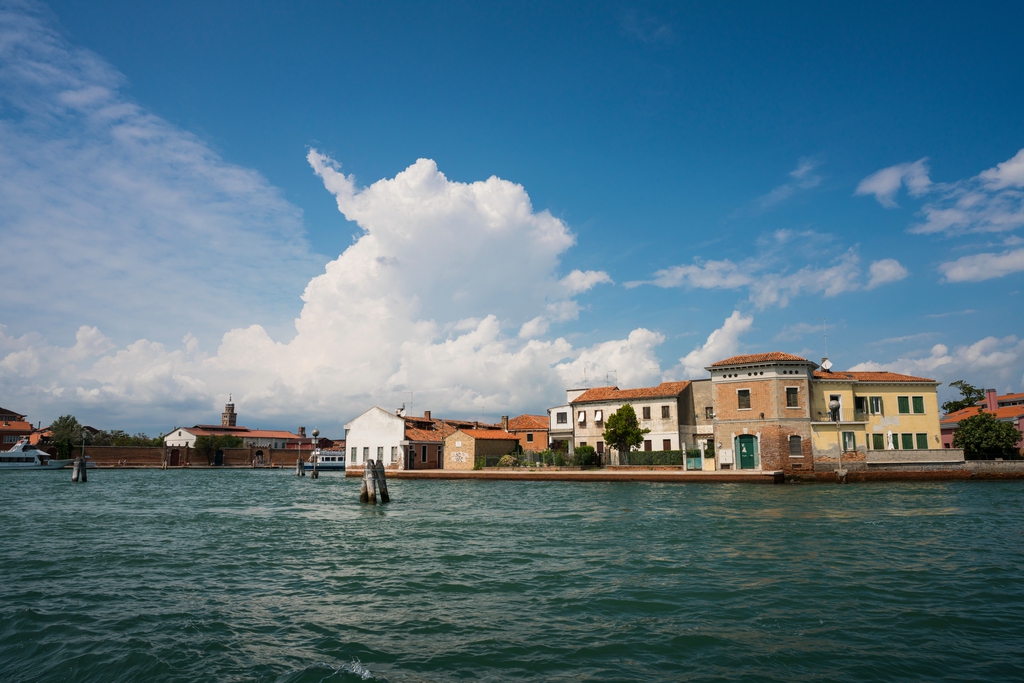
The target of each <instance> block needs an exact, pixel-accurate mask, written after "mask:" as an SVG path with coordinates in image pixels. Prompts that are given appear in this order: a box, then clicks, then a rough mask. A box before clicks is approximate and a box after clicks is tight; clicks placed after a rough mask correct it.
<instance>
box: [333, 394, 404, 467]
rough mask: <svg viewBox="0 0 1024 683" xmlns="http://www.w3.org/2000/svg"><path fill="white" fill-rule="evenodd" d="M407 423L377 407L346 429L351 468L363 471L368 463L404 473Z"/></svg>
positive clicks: (360, 416)
mask: <svg viewBox="0 0 1024 683" xmlns="http://www.w3.org/2000/svg"><path fill="white" fill-rule="evenodd" d="M405 440H406V438H405V420H404V419H403V418H402V417H399V416H398V415H395V414H394V413H392V412H388V411H387V410H384V409H383V408H380V407H378V406H374V407H373V408H370V409H369V410H367V411H366V412H365V413H363V414H362V415H359V416H358V417H355V418H352V420H350V421H349V422H348V423H347V424H346V425H345V448H346V450H347V451H348V465H350V466H353V465H354V466H357V467H362V466H363V465H364V464H365V463H366V461H367V460H383V461H384V464H385V465H397V466H398V467H399V468H400V469H404V467H403V460H404V458H403V457H402V456H403V454H404V452H405V451H404V445H405V443H404V442H405Z"/></svg>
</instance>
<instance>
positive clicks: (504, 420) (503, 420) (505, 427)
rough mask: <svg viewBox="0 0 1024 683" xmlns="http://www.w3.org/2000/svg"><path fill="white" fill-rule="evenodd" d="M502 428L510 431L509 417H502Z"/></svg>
mask: <svg viewBox="0 0 1024 683" xmlns="http://www.w3.org/2000/svg"><path fill="white" fill-rule="evenodd" d="M501 428H502V429H504V430H505V431H506V432H507V431H508V415H502V416H501Z"/></svg>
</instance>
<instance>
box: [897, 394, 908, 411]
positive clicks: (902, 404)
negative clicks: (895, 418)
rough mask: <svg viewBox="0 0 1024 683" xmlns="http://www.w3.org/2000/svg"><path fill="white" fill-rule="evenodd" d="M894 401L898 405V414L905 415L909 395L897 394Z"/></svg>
mask: <svg viewBox="0 0 1024 683" xmlns="http://www.w3.org/2000/svg"><path fill="white" fill-rule="evenodd" d="M896 403H897V405H898V406H899V410H900V414H901V415H905V414H907V413H909V412H910V397H909V396H897V397H896Z"/></svg>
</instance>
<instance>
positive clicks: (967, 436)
mask: <svg viewBox="0 0 1024 683" xmlns="http://www.w3.org/2000/svg"><path fill="white" fill-rule="evenodd" d="M1020 438H1021V435H1020V432H1019V431H1018V430H1017V428H1016V427H1014V426H1013V423H1012V422H1003V421H1001V420H997V419H996V418H995V417H994V416H993V415H992V414H991V413H983V412H979V413H978V414H977V415H972V416H971V417H968V418H964V419H963V420H960V425H959V426H958V427H957V428H956V434H954V435H953V448H962V449H964V457H966V458H967V459H968V460H989V459H992V458H1013V457H1017V456H1019V455H1020V451H1019V450H1018V449H1017V442H1018V441H1020Z"/></svg>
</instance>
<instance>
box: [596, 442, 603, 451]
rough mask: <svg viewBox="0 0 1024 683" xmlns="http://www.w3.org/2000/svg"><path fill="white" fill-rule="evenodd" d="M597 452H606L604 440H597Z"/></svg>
mask: <svg viewBox="0 0 1024 683" xmlns="http://www.w3.org/2000/svg"><path fill="white" fill-rule="evenodd" d="M597 452H598V453H604V441H598V442H597Z"/></svg>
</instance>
